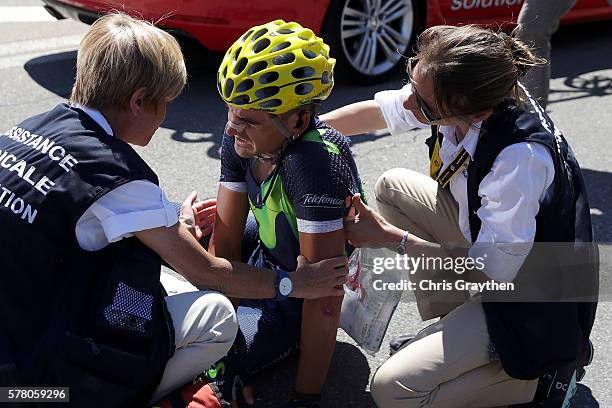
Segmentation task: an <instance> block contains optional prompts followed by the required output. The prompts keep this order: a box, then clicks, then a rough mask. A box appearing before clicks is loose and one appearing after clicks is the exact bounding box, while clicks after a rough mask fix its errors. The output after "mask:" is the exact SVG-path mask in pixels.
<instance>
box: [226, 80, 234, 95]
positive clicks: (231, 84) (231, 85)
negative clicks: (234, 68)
mask: <svg viewBox="0 0 612 408" xmlns="http://www.w3.org/2000/svg"><path fill="white" fill-rule="evenodd" d="M233 90H234V81H233V80H232V79H231V78H230V79H228V80H227V81H226V82H225V90H224V92H223V93H224V94H225V97H226V98H229V97H230V95H231V94H232V91H233Z"/></svg>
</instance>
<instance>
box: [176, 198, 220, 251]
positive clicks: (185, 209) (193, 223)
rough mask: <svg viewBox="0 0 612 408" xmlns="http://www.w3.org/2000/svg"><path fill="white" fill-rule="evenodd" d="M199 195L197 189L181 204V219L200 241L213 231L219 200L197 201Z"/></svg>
mask: <svg viewBox="0 0 612 408" xmlns="http://www.w3.org/2000/svg"><path fill="white" fill-rule="evenodd" d="M197 198H198V195H197V193H196V192H195V191H192V192H191V194H189V195H188V196H187V198H186V199H185V201H183V204H182V205H181V211H180V214H179V221H180V222H181V223H183V224H184V225H185V226H186V227H187V228H188V229H189V232H191V234H192V235H193V236H194V237H195V239H197V240H198V241H200V240H201V239H202V238H203V237H205V236H206V235H209V234H211V233H212V230H213V226H214V224H215V216H216V213H217V200H206V201H201V202H198V203H196V199H197Z"/></svg>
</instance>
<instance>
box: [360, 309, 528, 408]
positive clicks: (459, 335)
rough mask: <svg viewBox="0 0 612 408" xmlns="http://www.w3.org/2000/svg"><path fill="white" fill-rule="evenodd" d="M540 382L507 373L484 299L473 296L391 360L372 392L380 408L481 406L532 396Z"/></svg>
mask: <svg viewBox="0 0 612 408" xmlns="http://www.w3.org/2000/svg"><path fill="white" fill-rule="evenodd" d="M536 386H537V380H532V381H523V380H516V379H513V378H511V377H510V376H508V375H507V374H506V373H505V371H504V370H503V368H502V367H501V364H500V363H499V361H498V360H497V358H496V357H495V356H494V353H492V352H491V350H490V339H489V334H488V331H487V325H486V320H485V316H484V310H483V309H482V305H481V303H480V300H479V299H478V298H472V299H470V300H469V301H468V302H466V303H464V304H463V305H461V306H459V307H458V308H456V309H455V310H453V311H452V312H451V313H449V314H448V315H447V316H445V317H444V318H443V319H442V320H440V321H439V322H437V323H436V324H433V325H431V326H430V327H428V328H426V329H425V330H423V331H422V332H421V333H419V335H417V336H416V337H415V339H413V340H412V341H411V342H410V343H409V344H408V345H407V346H406V347H404V348H403V349H402V350H400V351H399V352H398V353H397V354H395V355H393V357H391V358H390V359H389V360H387V362H385V363H384V364H383V365H382V366H381V367H380V368H379V369H378V371H377V372H376V374H375V375H374V378H373V380H372V385H371V393H372V397H373V398H374V400H375V402H376V404H377V405H378V406H379V407H381V408H387V407H402V408H410V407H420V408H425V407H427V408H434V407H435V408H443V407H449V408H450V407H452V408H462V407H465V408H468V407H469V408H478V407H495V406H504V405H508V404H516V403H523V402H528V401H531V400H532V399H533V396H534V393H535V390H536Z"/></svg>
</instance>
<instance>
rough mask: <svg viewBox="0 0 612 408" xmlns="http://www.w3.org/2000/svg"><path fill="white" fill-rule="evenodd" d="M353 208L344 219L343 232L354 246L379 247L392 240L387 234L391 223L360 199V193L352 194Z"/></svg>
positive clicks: (390, 228)
mask: <svg viewBox="0 0 612 408" xmlns="http://www.w3.org/2000/svg"><path fill="white" fill-rule="evenodd" d="M353 208H354V211H353V210H351V212H350V213H349V215H348V216H347V217H346V218H345V219H344V233H345V234H346V239H347V240H348V241H349V243H350V244H351V245H353V246H355V247H358V248H360V247H369V248H379V247H382V246H385V245H386V244H388V243H389V242H392V241H393V240H391V241H390V240H389V238H388V236H389V233H390V231H391V230H392V229H394V227H393V225H391V224H389V223H388V222H387V221H386V220H385V219H384V218H383V217H382V216H381V215H380V214H378V213H377V212H376V211H374V210H372V209H371V208H370V207H368V206H367V205H366V204H364V203H363V201H361V195H360V194H355V195H354V196H353Z"/></svg>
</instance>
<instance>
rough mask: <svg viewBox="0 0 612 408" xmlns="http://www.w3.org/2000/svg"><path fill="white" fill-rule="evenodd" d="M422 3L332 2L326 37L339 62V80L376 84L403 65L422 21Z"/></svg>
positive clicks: (414, 0) (409, 0) (390, 0)
mask: <svg viewBox="0 0 612 408" xmlns="http://www.w3.org/2000/svg"><path fill="white" fill-rule="evenodd" d="M417 7H418V0H332V2H331V4H330V7H329V10H328V12H327V15H326V17H325V23H324V27H323V32H322V34H323V38H324V40H325V41H326V42H327V43H328V44H330V46H331V48H332V49H331V56H332V57H334V58H336V59H337V60H338V63H337V67H336V75H335V76H336V78H338V79H340V80H342V79H348V80H353V81H358V82H361V83H368V82H373V81H374V82H376V81H381V80H383V79H385V78H386V77H387V76H388V75H389V74H391V73H393V72H395V71H396V70H397V69H398V67H399V66H401V65H403V64H402V60H403V57H402V56H405V55H406V54H407V53H408V52H410V47H411V45H412V43H413V42H414V39H415V37H416V34H417V32H418V27H420V24H421V22H420V21H418V20H419V13H418V10H417Z"/></svg>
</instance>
